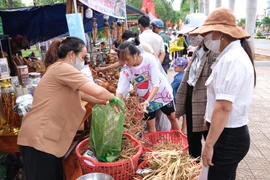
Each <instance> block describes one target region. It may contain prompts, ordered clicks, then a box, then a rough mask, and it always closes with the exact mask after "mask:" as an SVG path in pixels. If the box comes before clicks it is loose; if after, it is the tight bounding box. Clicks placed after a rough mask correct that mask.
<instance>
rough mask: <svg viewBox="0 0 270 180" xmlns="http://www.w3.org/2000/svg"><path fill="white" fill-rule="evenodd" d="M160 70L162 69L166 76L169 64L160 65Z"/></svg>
mask: <svg viewBox="0 0 270 180" xmlns="http://www.w3.org/2000/svg"><path fill="white" fill-rule="evenodd" d="M162 68H163V69H164V71H165V73H166V74H168V69H169V68H170V64H162Z"/></svg>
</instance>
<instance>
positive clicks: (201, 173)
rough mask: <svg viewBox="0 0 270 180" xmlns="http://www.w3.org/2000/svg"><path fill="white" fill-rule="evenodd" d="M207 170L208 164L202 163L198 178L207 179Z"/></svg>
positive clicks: (200, 179)
mask: <svg viewBox="0 0 270 180" xmlns="http://www.w3.org/2000/svg"><path fill="white" fill-rule="evenodd" d="M208 171H209V166H207V167H205V166H204V165H202V170H201V172H200V174H199V177H198V180H207V178H208Z"/></svg>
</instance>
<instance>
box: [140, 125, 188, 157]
mask: <svg viewBox="0 0 270 180" xmlns="http://www.w3.org/2000/svg"><path fill="white" fill-rule="evenodd" d="M143 142H144V144H143V147H144V152H151V151H152V148H153V146H154V145H155V144H158V143H172V144H179V146H181V147H182V149H181V150H182V151H188V140H187V136H186V135H184V134H183V133H182V132H180V131H176V130H172V131H160V132H154V133H149V134H146V135H145V136H143Z"/></svg>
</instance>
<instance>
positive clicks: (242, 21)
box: [237, 18, 246, 27]
mask: <svg viewBox="0 0 270 180" xmlns="http://www.w3.org/2000/svg"><path fill="white" fill-rule="evenodd" d="M245 24H246V19H245V18H241V19H240V21H239V20H238V23H237V25H238V26H240V27H242V26H243V25H245Z"/></svg>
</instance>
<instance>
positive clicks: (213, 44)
mask: <svg viewBox="0 0 270 180" xmlns="http://www.w3.org/2000/svg"><path fill="white" fill-rule="evenodd" d="M212 36H213V32H212V33H209V34H207V35H206V36H205V37H204V44H205V46H206V47H207V48H208V49H209V50H211V51H213V52H216V53H219V49H220V38H221V36H222V34H221V35H220V37H219V39H217V40H213V39H212Z"/></svg>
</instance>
